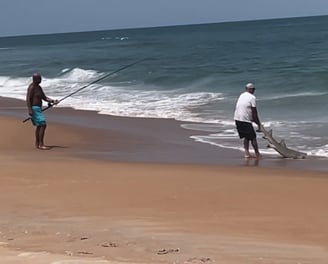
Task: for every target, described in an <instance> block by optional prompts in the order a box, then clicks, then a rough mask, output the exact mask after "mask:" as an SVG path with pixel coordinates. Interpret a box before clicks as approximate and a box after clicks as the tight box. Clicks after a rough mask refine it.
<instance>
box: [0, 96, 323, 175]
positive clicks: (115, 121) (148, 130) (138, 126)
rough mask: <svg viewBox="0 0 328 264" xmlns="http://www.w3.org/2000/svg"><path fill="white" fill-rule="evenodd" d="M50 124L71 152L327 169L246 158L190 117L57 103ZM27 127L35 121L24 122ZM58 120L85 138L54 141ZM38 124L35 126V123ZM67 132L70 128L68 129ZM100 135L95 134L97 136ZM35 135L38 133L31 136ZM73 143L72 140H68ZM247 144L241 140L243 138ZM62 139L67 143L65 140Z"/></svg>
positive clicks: (12, 103) (10, 110)
mask: <svg viewBox="0 0 328 264" xmlns="http://www.w3.org/2000/svg"><path fill="white" fill-rule="evenodd" d="M0 104H1V105H2V107H0V116H8V117H13V118H18V119H21V120H24V119H25V118H26V109H25V104H24V102H23V101H21V100H18V99H11V98H3V97H0ZM45 114H46V118H47V122H48V124H49V125H48V128H47V132H46V136H45V140H46V142H48V144H49V145H55V146H54V147H55V148H54V149H53V150H56V151H57V150H58V149H60V148H62V151H63V152H64V149H65V148H66V149H67V150H68V149H69V151H68V152H70V154H71V155H76V156H78V157H85V158H94V159H102V160H106V161H116V162H141V163H163V164H199V165H227V166H245V167H248V166H251V167H253V166H254V167H263V168H286V169H297V170H310V171H328V163H327V159H326V158H319V157H308V158H306V159H304V160H300V159H299V160H293V159H283V158H281V157H280V156H279V155H278V154H277V155H276V156H272V155H264V156H263V158H262V159H260V160H256V159H248V160H245V159H244V158H243V153H242V151H238V150H231V149H224V148H220V147H217V146H213V145H210V144H206V143H201V142H196V141H195V140H193V139H191V138H190V137H191V136H192V135H195V134H199V131H193V130H189V129H184V128H182V127H181V125H183V124H187V123H188V122H181V121H176V120H173V119H151V118H133V117H116V116H109V115H101V114H98V113H97V112H95V111H85V110H75V109H72V108H60V107H54V108H52V109H50V110H49V111H47V112H46V113H45ZM24 126H25V127H23V128H24V129H30V128H28V127H32V126H31V124H29V123H24ZM53 126H61V127H67V128H69V129H73V131H74V130H79V131H83V135H81V136H82V137H84V138H85V139H84V142H83V144H81V143H82V142H80V143H79V146H77V145H74V148H75V149H73V148H69V147H68V146H67V145H65V146H64V145H62V144H61V142H60V140H58V141H57V140H56V142H55V143H54V144H53V143H52V142H51V138H49V134H50V133H51V129H52V127H53ZM33 129H34V128H33ZM63 135H65V131H64V130H63ZM94 135H96V136H94ZM26 140H31V141H33V136H32V135H31V137H30V139H28V138H27V139H26ZM67 144H68V145H69V142H67ZM241 144H242V142H241ZM61 145H62V146H61Z"/></svg>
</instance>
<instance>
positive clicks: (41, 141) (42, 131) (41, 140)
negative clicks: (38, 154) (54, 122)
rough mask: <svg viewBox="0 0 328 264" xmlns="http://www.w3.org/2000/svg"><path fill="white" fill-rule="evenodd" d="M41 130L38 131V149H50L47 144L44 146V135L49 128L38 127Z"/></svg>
mask: <svg viewBox="0 0 328 264" xmlns="http://www.w3.org/2000/svg"><path fill="white" fill-rule="evenodd" d="M38 128H39V130H38V132H39V133H38V143H39V145H38V148H39V149H49V147H47V146H46V145H45V144H44V134H45V131H46V128H47V126H46V125H44V126H39V127H38Z"/></svg>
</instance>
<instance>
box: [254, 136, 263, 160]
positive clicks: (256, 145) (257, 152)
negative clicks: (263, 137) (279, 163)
mask: <svg viewBox="0 0 328 264" xmlns="http://www.w3.org/2000/svg"><path fill="white" fill-rule="evenodd" d="M252 146H253V148H254V151H255V157H256V158H257V159H260V158H262V156H261V154H260V152H259V147H258V144H257V140H256V138H255V139H252Z"/></svg>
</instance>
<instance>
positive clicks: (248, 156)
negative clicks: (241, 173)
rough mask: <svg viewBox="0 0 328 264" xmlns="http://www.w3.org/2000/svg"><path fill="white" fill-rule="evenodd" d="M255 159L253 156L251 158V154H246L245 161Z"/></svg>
mask: <svg viewBox="0 0 328 264" xmlns="http://www.w3.org/2000/svg"><path fill="white" fill-rule="evenodd" d="M251 158H254V157H253V156H251V155H250V154H245V155H244V159H251Z"/></svg>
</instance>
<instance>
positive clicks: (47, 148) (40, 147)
mask: <svg viewBox="0 0 328 264" xmlns="http://www.w3.org/2000/svg"><path fill="white" fill-rule="evenodd" d="M38 149H41V150H49V149H50V147H47V146H39V147H38Z"/></svg>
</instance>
